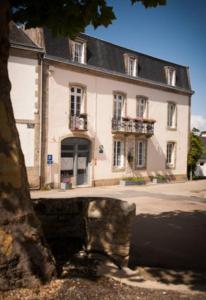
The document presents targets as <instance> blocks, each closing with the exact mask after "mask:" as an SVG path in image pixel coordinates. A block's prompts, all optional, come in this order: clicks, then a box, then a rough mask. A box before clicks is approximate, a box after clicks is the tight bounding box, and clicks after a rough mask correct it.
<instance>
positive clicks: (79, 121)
mask: <svg viewBox="0 0 206 300" xmlns="http://www.w3.org/2000/svg"><path fill="white" fill-rule="evenodd" d="M70 129H71V130H72V131H86V130H87V115H86V114H80V115H79V116H77V115H74V116H70Z"/></svg>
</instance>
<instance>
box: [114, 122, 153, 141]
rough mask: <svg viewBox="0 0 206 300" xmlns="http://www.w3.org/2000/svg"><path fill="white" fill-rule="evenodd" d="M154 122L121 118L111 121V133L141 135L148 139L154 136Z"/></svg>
mask: <svg viewBox="0 0 206 300" xmlns="http://www.w3.org/2000/svg"><path fill="white" fill-rule="evenodd" d="M154 123H155V120H149V119H132V118H121V119H119V120H118V119H115V118H113V119H112V131H113V132H118V133H120V132H122V133H134V134H139V135H141V134H143V135H146V136H148V137H150V136H152V135H153V134H154Z"/></svg>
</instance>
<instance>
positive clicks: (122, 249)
mask: <svg viewBox="0 0 206 300" xmlns="http://www.w3.org/2000/svg"><path fill="white" fill-rule="evenodd" d="M34 207H35V210H36V213H37V215H38V217H39V219H40V221H41V222H42V227H43V230H44V234H45V236H46V239H47V240H48V242H49V244H50V243H51V244H52V245H51V248H56V247H58V244H59V246H60V245H61V247H64V250H65V252H66V251H69V248H70V247H71V244H70V243H71V240H72V239H79V240H81V241H82V247H84V248H85V249H86V251H88V252H93V253H95V252H97V253H104V254H106V255H109V256H111V257H113V258H114V259H115V260H117V261H118V262H119V263H120V264H122V263H123V262H124V261H125V260H126V259H127V258H128V256H129V247H130V233H131V221H132V219H133V217H134V216H135V209H136V208H135V204H132V205H131V204H128V203H127V202H126V201H122V200H118V199H112V198H96V197H94V198H93V197H91V198H86V197H78V198H69V199H37V200H35V201H34Z"/></svg>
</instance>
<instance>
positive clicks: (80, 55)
mask: <svg viewBox="0 0 206 300" xmlns="http://www.w3.org/2000/svg"><path fill="white" fill-rule="evenodd" d="M71 44H72V49H71V57H72V60H73V61H75V62H78V63H80V64H84V63H85V58H86V55H85V52H86V43H85V42H84V41H81V40H80V41H79V40H77V41H71Z"/></svg>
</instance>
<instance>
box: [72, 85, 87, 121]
mask: <svg viewBox="0 0 206 300" xmlns="http://www.w3.org/2000/svg"><path fill="white" fill-rule="evenodd" d="M72 89H74V91H72ZM78 89H80V90H81V93H78V92H77V90H78ZM83 95H84V90H83V88H82V87H81V86H77V85H71V86H70V116H77V117H79V116H80V115H81V113H82V109H83ZM72 96H73V97H74V113H72ZM77 97H80V105H79V113H77V110H78V108H77V107H78V103H77Z"/></svg>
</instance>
